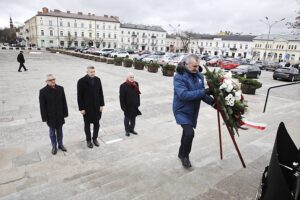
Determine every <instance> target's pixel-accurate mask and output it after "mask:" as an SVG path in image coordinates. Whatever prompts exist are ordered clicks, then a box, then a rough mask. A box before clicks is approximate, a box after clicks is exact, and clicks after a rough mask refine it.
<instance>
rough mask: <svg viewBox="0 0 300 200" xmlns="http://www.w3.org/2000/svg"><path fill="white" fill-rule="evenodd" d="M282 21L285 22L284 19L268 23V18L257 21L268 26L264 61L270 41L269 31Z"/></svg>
mask: <svg viewBox="0 0 300 200" xmlns="http://www.w3.org/2000/svg"><path fill="white" fill-rule="evenodd" d="M284 20H285V18H282V19H280V20H276V21H274V22H270V20H269V17H265V20H259V21H260V22H262V23H264V24H266V25H267V26H268V37H267V44H266V46H265V53H264V60H266V57H267V48H268V43H269V39H270V34H271V29H272V27H273V26H274V25H275V24H277V23H279V22H282V21H284Z"/></svg>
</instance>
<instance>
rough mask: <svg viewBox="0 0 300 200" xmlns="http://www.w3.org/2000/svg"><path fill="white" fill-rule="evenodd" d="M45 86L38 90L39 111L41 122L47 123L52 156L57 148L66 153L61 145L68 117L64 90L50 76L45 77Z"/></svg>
mask: <svg viewBox="0 0 300 200" xmlns="http://www.w3.org/2000/svg"><path fill="white" fill-rule="evenodd" d="M46 83H47V85H46V86H45V87H44V88H42V89H41V90H40V95H39V100H40V110H41V116H42V121H43V122H47V125H48V126H49V134H50V139H51V143H52V154H53V155H55V154H56V153H57V144H58V148H59V149H61V150H62V151H67V149H66V148H65V147H64V145H63V131H62V126H63V124H64V123H65V119H64V118H65V117H67V116H68V107H67V101H66V96H65V92H64V88H63V87H62V86H59V85H56V84H55V78H54V76H53V75H52V74H49V75H47V80H46Z"/></svg>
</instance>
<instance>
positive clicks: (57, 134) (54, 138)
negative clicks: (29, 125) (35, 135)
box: [49, 126, 63, 148]
mask: <svg viewBox="0 0 300 200" xmlns="http://www.w3.org/2000/svg"><path fill="white" fill-rule="evenodd" d="M49 135H50V140H51V144H52V147H55V148H57V143H58V146H62V145H63V141H62V140H63V131H62V126H60V127H57V128H51V127H49Z"/></svg>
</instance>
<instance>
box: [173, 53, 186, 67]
mask: <svg viewBox="0 0 300 200" xmlns="http://www.w3.org/2000/svg"><path fill="white" fill-rule="evenodd" d="M187 56H188V54H181V55H179V56H176V57H174V58H172V59H171V60H170V62H169V64H170V65H175V66H176V67H177V66H178V64H182V65H184V63H185V59H186V57H187Z"/></svg>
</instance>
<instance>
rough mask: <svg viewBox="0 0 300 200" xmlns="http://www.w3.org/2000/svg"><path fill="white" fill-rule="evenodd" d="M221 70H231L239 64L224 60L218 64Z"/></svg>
mask: <svg viewBox="0 0 300 200" xmlns="http://www.w3.org/2000/svg"><path fill="white" fill-rule="evenodd" d="M219 65H220V67H221V69H225V70H231V69H234V68H236V67H237V66H239V65H240V64H239V63H237V62H234V61H229V60H224V61H221V62H220V64H219Z"/></svg>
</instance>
